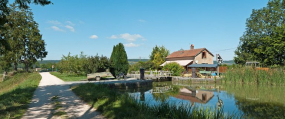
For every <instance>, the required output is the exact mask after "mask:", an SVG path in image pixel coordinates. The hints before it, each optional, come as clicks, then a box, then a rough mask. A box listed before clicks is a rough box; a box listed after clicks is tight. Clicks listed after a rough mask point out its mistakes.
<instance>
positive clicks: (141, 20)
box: [138, 19, 146, 22]
mask: <svg viewBox="0 0 285 119" xmlns="http://www.w3.org/2000/svg"><path fill="white" fill-rule="evenodd" d="M138 21H139V22H146V20H143V19H139V20H138Z"/></svg>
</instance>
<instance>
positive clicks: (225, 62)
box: [214, 60, 235, 65]
mask: <svg viewBox="0 0 285 119" xmlns="http://www.w3.org/2000/svg"><path fill="white" fill-rule="evenodd" d="M214 64H217V62H216V61H214ZM222 64H227V65H232V64H235V62H234V60H226V61H223V63H222Z"/></svg>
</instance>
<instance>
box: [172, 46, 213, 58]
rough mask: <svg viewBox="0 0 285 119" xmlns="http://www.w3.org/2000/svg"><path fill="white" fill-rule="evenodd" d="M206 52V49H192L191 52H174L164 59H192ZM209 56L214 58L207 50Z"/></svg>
mask: <svg viewBox="0 0 285 119" xmlns="http://www.w3.org/2000/svg"><path fill="white" fill-rule="evenodd" d="M204 50H207V49H206V48H199V49H192V50H183V51H176V52H173V53H171V54H170V55H168V56H167V57H166V58H178V57H194V56H197V55H198V54H199V53H201V52H202V51H204ZM207 51H208V53H209V54H211V55H212V56H214V55H213V54H212V53H211V52H210V51H209V50H207Z"/></svg>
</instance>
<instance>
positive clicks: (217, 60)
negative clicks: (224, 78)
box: [216, 54, 220, 77]
mask: <svg viewBox="0 0 285 119" xmlns="http://www.w3.org/2000/svg"><path fill="white" fill-rule="evenodd" d="M218 56H219V54H216V62H217V65H218V66H217V75H218V77H220V72H219V59H218Z"/></svg>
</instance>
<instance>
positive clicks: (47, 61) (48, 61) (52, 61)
mask: <svg viewBox="0 0 285 119" xmlns="http://www.w3.org/2000/svg"><path fill="white" fill-rule="evenodd" d="M59 61H60V60H43V61H38V62H39V63H40V64H48V63H58V62H59Z"/></svg>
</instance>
